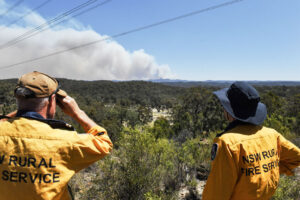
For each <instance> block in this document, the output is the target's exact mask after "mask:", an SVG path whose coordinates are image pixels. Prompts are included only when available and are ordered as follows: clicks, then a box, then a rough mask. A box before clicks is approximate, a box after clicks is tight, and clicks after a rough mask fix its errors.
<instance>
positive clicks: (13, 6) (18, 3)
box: [0, 0, 24, 18]
mask: <svg viewBox="0 0 300 200" xmlns="http://www.w3.org/2000/svg"><path fill="white" fill-rule="evenodd" d="M23 1H24V0H19V1H17V2H16V3H15V4H13V5H12V6H11V7H9V8H8V9H7V10H6V11H5V12H4V13H2V14H0V18H2V17H4V16H5V15H7V13H9V12H10V11H12V10H13V9H15V8H16V7H17V6H19V5H20V4H21V3H22V2H23Z"/></svg>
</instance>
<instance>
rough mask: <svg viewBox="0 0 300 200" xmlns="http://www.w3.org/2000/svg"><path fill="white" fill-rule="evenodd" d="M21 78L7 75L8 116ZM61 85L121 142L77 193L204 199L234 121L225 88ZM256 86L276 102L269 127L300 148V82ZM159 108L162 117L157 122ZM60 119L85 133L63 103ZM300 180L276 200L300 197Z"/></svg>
mask: <svg viewBox="0 0 300 200" xmlns="http://www.w3.org/2000/svg"><path fill="white" fill-rule="evenodd" d="M16 81H17V80H15V79H11V80H1V81H0V113H2V114H7V113H9V112H11V111H13V110H14V109H16V105H15V101H14V97H13V90H14V87H15V83H16ZM60 83H61V87H62V89H64V90H66V91H67V92H68V93H69V94H70V95H71V96H73V97H75V99H76V100H77V102H78V103H79V105H80V107H82V109H84V110H85V111H86V113H87V114H88V115H89V116H91V118H93V119H94V120H95V121H96V122H97V123H99V124H100V125H102V126H103V127H105V128H106V129H107V130H108V133H109V135H110V136H111V138H112V140H113V142H114V150H113V153H112V154H111V155H110V156H108V157H107V158H105V159H104V160H101V161H99V162H98V163H96V164H95V165H93V166H91V167H90V168H88V169H86V170H84V171H82V172H81V173H79V174H78V175H76V176H75V177H74V178H73V179H72V181H71V186H72V190H73V192H74V195H75V198H76V199H167V200H169V199H201V188H203V185H204V184H205V180H206V179H207V176H208V173H209V168H210V149H211V144H212V139H213V138H214V137H215V135H216V134H217V133H219V132H221V131H222V130H223V129H224V128H225V127H226V124H227V123H226V122H225V120H224V119H223V110H222V108H221V106H220V104H219V102H218V100H217V99H216V98H215V97H214V96H213V95H212V91H214V90H216V89H219V87H217V86H198V87H179V86H170V85H165V84H160V83H152V82H144V81H129V82H112V81H75V80H67V79H60ZM254 86H255V85H254ZM255 87H256V89H257V90H258V91H259V92H260V95H261V99H262V102H263V103H265V104H266V106H267V108H268V118H267V120H266V121H265V125H266V126H269V127H272V128H275V129H276V130H277V131H279V132H281V133H282V134H283V135H284V136H285V137H286V138H288V139H289V140H292V141H293V142H294V143H295V144H296V145H298V146H299V145H300V140H299V138H300V86H264V85H257V86H255ZM166 113H167V114H166ZM153 114H155V115H157V116H158V117H156V120H155V121H153ZM57 118H58V119H62V120H65V121H67V122H70V123H72V124H74V125H75V127H76V128H77V129H78V130H79V131H82V130H81V129H80V127H79V125H76V123H75V122H74V121H71V120H70V118H68V117H66V116H65V115H64V114H62V112H60V111H59V109H58V113H57ZM297 182H298V180H297V179H296V178H295V177H285V176H283V177H282V178H281V181H280V187H279V189H278V190H277V192H276V194H275V195H274V197H273V199H297V198H298V197H299V191H300V186H299V184H297Z"/></svg>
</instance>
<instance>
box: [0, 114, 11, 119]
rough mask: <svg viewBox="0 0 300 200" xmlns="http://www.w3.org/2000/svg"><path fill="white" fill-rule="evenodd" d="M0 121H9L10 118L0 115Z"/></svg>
mask: <svg viewBox="0 0 300 200" xmlns="http://www.w3.org/2000/svg"><path fill="white" fill-rule="evenodd" d="M1 119H10V117H8V116H6V115H0V120H1Z"/></svg>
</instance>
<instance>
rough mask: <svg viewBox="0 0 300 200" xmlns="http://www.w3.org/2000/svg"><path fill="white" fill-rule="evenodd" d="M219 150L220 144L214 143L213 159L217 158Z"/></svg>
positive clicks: (212, 149)
mask: <svg viewBox="0 0 300 200" xmlns="http://www.w3.org/2000/svg"><path fill="white" fill-rule="evenodd" d="M217 151H218V144H217V143H214V144H213V145H212V148H211V160H214V159H215V158H216V155H217Z"/></svg>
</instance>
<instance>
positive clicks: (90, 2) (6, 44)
mask: <svg viewBox="0 0 300 200" xmlns="http://www.w3.org/2000/svg"><path fill="white" fill-rule="evenodd" d="M96 1H98V0H89V1H87V2H85V3H83V4H80V5H79V6H76V7H74V8H72V9H71V10H68V11H67V12H64V13H62V14H60V15H59V16H57V17H55V18H53V19H51V20H49V21H47V22H45V23H43V24H41V25H39V26H37V27H35V28H33V29H31V30H29V31H27V32H25V33H23V34H22V35H20V36H18V37H16V38H15V39H12V40H10V41H8V42H6V43H5V44H3V45H1V46H0V49H4V48H7V47H9V46H12V45H14V44H16V43H18V41H19V40H21V39H22V38H24V37H26V36H28V35H30V34H32V33H34V32H36V31H39V30H40V29H43V28H45V27H47V26H49V25H51V24H52V23H55V22H56V21H58V20H61V19H63V18H65V17H67V16H69V15H71V14H73V13H74V12H77V11H79V10H80V9H83V8H85V7H87V6H89V5H91V4H93V3H95V2H96Z"/></svg>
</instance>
